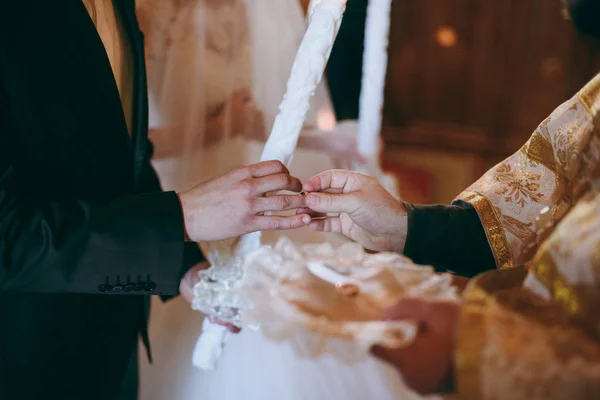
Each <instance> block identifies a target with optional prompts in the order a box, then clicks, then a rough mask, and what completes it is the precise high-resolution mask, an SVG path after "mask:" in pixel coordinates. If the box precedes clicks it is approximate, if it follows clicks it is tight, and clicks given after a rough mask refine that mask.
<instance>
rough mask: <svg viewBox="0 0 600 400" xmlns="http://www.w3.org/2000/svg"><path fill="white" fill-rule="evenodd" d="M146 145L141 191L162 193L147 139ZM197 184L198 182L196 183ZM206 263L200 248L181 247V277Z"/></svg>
mask: <svg viewBox="0 0 600 400" xmlns="http://www.w3.org/2000/svg"><path fill="white" fill-rule="evenodd" d="M146 140H147V143H146V160H145V162H144V166H143V170H142V172H141V177H140V178H141V186H140V188H141V191H142V192H155V191H162V189H161V186H160V182H159V180H158V176H157V175H156V171H154V168H152V165H151V164H150V159H151V158H152V154H153V153H154V146H153V145H152V142H151V141H150V140H148V139H146ZM198 183H199V182H198ZM202 261H206V258H205V257H204V255H203V254H202V251H201V250H200V246H198V244H196V243H193V242H186V243H185V244H184V245H183V264H182V270H181V275H183V274H185V272H187V270H189V269H190V268H191V267H193V266H194V265H196V264H198V263H200V262H202Z"/></svg>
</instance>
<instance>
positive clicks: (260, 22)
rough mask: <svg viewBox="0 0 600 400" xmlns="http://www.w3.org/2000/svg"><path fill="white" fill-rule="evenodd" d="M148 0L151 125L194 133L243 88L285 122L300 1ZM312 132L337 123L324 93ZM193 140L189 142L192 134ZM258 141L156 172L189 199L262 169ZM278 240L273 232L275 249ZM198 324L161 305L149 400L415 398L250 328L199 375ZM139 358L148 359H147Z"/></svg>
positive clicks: (321, 165)
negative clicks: (199, 189)
mask: <svg viewBox="0 0 600 400" xmlns="http://www.w3.org/2000/svg"><path fill="white" fill-rule="evenodd" d="M246 1H247V2H248V3H250V4H251V5H250V6H249V7H245V4H244V1H243V0H187V1H173V0H144V1H141V2H139V3H140V4H139V6H138V12H139V14H140V15H139V16H140V22H141V23H142V28H143V30H144V33H145V37H146V47H147V48H146V51H147V58H148V84H149V97H150V127H151V128H152V127H161V126H169V125H177V126H182V127H183V128H182V129H185V130H187V131H189V132H191V133H193V134H197V133H198V131H197V129H200V130H201V129H203V128H204V126H205V120H206V116H207V115H210V114H212V113H214V110H218V108H219V107H220V106H222V104H223V103H224V102H225V101H226V100H227V99H228V98H229V96H231V94H232V93H234V92H235V91H237V90H240V89H251V90H252V93H253V95H254V99H255V101H256V102H257V103H258V105H259V106H260V107H261V109H262V111H263V112H264V113H265V117H266V120H267V126H269V127H270V125H269V124H270V122H271V121H272V119H273V118H274V117H275V115H276V113H277V105H278V103H279V100H280V99H281V96H282V94H283V93H284V91H285V83H286V80H287V76H288V74H289V69H290V67H291V64H292V61H293V57H294V54H295V51H296V49H297V46H298V44H299V42H300V40H301V38H302V35H303V33H304V25H303V24H304V22H303V16H302V12H301V9H300V6H299V4H298V3H297V1H298V0H277V1H273V0H246ZM313 104H314V107H313V111H312V112H311V115H310V116H309V118H308V120H307V123H308V124H317V122H318V121H317V119H318V116H320V117H323V116H325V117H327V116H328V115H329V116H330V118H331V115H333V113H332V109H331V105H330V103H329V98H328V95H327V92H326V89H325V87H324V86H321V87H320V88H319V91H318V92H317V93H316V95H315V99H314V102H313ZM191 133H190V134H191ZM263 144H264V143H262V142H256V141H250V140H246V139H244V138H240V137H237V138H234V139H230V138H228V139H225V140H222V141H221V142H220V143H219V144H218V145H216V146H212V147H210V148H208V149H201V150H187V151H186V152H185V153H184V154H183V155H182V156H178V157H174V158H170V159H161V160H156V161H155V162H154V166H155V168H156V170H157V172H158V174H159V177H160V179H161V183H162V185H163V188H164V189H165V190H181V189H185V188H188V187H191V186H193V185H194V184H196V183H198V182H200V181H202V180H205V179H208V178H210V177H212V176H216V175H220V174H223V173H225V172H226V171H228V170H230V169H231V168H234V167H236V166H238V165H242V164H247V163H252V162H256V161H257V160H259V158H260V154H261V151H262V147H263ZM332 167H333V164H332V162H331V160H330V159H329V157H328V156H327V155H326V154H320V153H317V152H314V151H306V150H302V149H299V150H298V152H297V153H296V155H295V158H294V162H293V165H292V167H291V171H292V173H293V174H294V175H296V176H298V177H300V178H304V179H306V178H308V177H310V176H312V175H314V174H315V173H318V172H321V171H323V170H325V169H329V168H332ZM283 234H285V235H286V236H289V237H291V238H292V239H293V240H294V241H296V242H299V243H306V242H320V241H324V240H327V238H326V237H325V236H323V235H320V234H315V233H313V232H311V231H309V230H306V229H303V230H297V231H293V232H285V233H283ZM277 235H278V234H276V233H268V234H267V235H265V237H264V239H263V240H267V241H272V240H274V239H276V237H277ZM202 318H203V317H202V315H201V314H199V313H198V312H195V311H193V310H191V308H190V306H189V304H188V303H187V302H185V300H184V299H183V298H180V297H179V298H175V299H173V300H170V301H168V302H166V303H163V302H161V300H160V299H158V298H153V301H152V312H151V317H150V339H151V343H152V353H153V358H154V363H153V364H152V365H149V364H148V362H147V360H146V358H145V357H141V358H140V399H142V400H198V399H202V400H239V399H247V400H269V399H277V400H305V399H306V400H309V399H311V400H312V399H328V400H335V399H339V400H348V399H378V400H387V399H390V400H391V399H395V400H398V399H409V398H413V397H416V396H414V395H413V394H412V393H410V392H409V391H408V390H406V389H405V387H404V386H403V384H402V382H401V380H400V378H399V377H398V375H397V374H396V372H395V371H394V370H393V369H392V368H390V367H389V366H387V365H384V364H383V363H381V362H379V361H377V360H375V359H373V358H369V359H367V360H366V361H365V362H362V363H360V364H358V365H353V366H348V365H345V364H343V363H341V362H339V361H337V360H336V359H333V358H332V357H322V358H319V359H314V360H313V359H304V358H300V357H298V356H297V355H296V354H295V353H294V352H293V351H292V348H291V346H289V345H288V344H287V343H277V342H273V341H270V340H268V339H266V338H265V337H264V336H263V335H262V334H261V333H260V332H256V331H252V330H249V329H246V330H243V331H242V332H241V333H240V334H238V335H235V336H233V337H232V338H231V339H230V340H229V342H228V343H227V346H226V348H225V350H224V352H223V357H222V359H221V360H220V362H219V366H218V369H217V370H216V371H201V370H199V369H196V368H194V367H192V363H191V354H192V350H193V348H194V345H195V342H196V340H197V338H198V335H199V334H200V331H201V326H202ZM140 354H144V353H143V352H140Z"/></svg>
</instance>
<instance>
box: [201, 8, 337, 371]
mask: <svg viewBox="0 0 600 400" xmlns="http://www.w3.org/2000/svg"><path fill="white" fill-rule="evenodd" d="M345 7H346V0H321V1H320V2H319V3H317V4H316V5H314V7H313V8H312V12H311V14H310V20H309V21H310V22H309V25H308V29H307V30H306V33H305V35H304V38H303V39H302V43H301V44H300V48H299V49H298V53H297V54H296V58H295V60H294V64H293V66H292V71H291V73H290V77H289V80H288V83H287V92H286V94H285V96H284V97H283V101H282V102H281V104H280V106H279V114H278V115H277V117H276V118H275V123H274V124H273V128H272V130H271V134H270V135H269V139H268V140H267V143H266V144H265V148H264V150H263V153H262V156H261V161H267V160H279V161H281V162H282V163H283V164H285V165H289V164H290V162H291V160H292V155H293V153H294V150H295V149H296V145H297V143H298V137H299V136H300V132H301V131H302V126H303V124H304V120H305V119H306V114H307V113H308V109H309V108H310V99H311V97H312V96H313V94H314V91H315V89H316V87H317V85H318V84H319V82H320V81H321V78H322V77H323V73H324V72H325V67H326V66H327V61H328V60H329V54H330V53H331V49H332V47H333V43H334V41H335V38H336V36H337V33H338V31H339V28H340V24H341V22H342V16H343V14H344V10H345ZM260 238H261V233H260V232H252V233H249V234H246V235H243V236H242V237H241V238H240V241H239V243H238V245H237V247H236V250H235V255H236V256H239V257H243V256H244V255H245V254H247V253H249V252H250V251H253V250H255V249H257V248H258V247H259V246H260ZM203 331H204V332H207V333H209V334H206V335H204V334H202V335H201V336H200V338H199V339H198V343H197V344H196V351H195V352H194V357H193V364H194V365H195V366H196V367H198V368H201V369H204V370H210V369H214V368H216V365H217V361H218V359H219V357H220V355H221V349H222V348H223V346H224V343H225V341H226V340H227V336H228V335H227V330H226V328H225V327H222V326H219V325H216V324H214V323H212V322H210V321H209V320H208V319H205V320H204V324H203Z"/></svg>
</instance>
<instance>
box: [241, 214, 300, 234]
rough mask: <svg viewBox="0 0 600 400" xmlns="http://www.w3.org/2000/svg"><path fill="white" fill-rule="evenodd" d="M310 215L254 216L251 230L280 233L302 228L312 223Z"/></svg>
mask: <svg viewBox="0 0 600 400" xmlns="http://www.w3.org/2000/svg"><path fill="white" fill-rule="evenodd" d="M310 221H311V218H310V216H309V215H306V214H304V215H291V216H285V217H284V216H278V215H264V216H254V217H252V218H251V220H250V224H249V228H250V230H251V231H279V230H286V229H296V228H302V227H303V226H306V225H308V224H309V223H310Z"/></svg>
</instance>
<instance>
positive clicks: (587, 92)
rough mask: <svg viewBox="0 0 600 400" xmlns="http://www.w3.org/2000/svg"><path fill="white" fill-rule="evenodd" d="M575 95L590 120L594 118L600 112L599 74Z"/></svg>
mask: <svg viewBox="0 0 600 400" xmlns="http://www.w3.org/2000/svg"><path fill="white" fill-rule="evenodd" d="M577 95H578V96H579V99H580V100H581V102H582V103H583V105H584V106H585V107H586V108H587V109H588V111H589V112H590V114H592V118H595V117H596V116H597V115H598V111H600V74H597V75H596V76H595V77H594V78H592V80H591V81H589V82H588V83H587V84H586V85H585V86H584V87H583V89H581V90H580V91H579V93H578V94H577Z"/></svg>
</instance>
